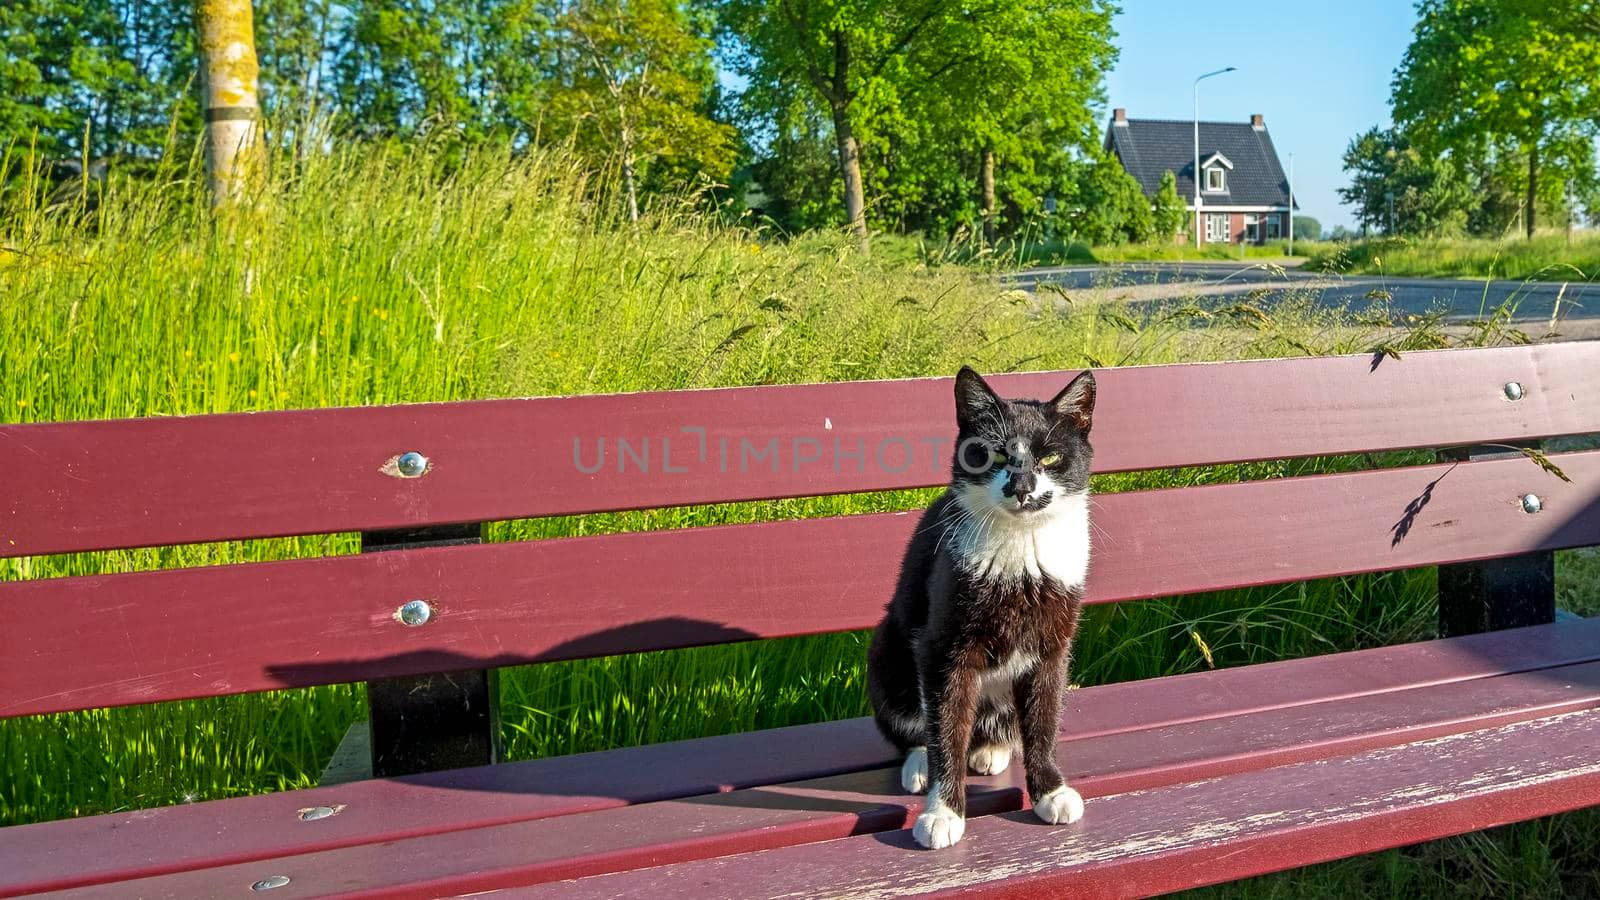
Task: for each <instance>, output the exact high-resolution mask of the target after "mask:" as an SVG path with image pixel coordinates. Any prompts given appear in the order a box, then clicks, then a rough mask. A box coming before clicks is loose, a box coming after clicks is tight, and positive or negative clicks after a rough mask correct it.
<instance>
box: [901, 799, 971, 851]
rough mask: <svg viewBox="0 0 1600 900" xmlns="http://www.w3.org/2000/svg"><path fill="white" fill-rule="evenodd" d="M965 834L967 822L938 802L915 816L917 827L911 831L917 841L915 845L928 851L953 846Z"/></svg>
mask: <svg viewBox="0 0 1600 900" xmlns="http://www.w3.org/2000/svg"><path fill="white" fill-rule="evenodd" d="M966 833H967V820H966V819H963V818H961V817H960V816H958V815H956V814H955V813H954V812H953V811H951V809H950V807H948V806H945V805H944V804H943V803H940V802H939V801H938V800H934V801H932V802H930V803H929V804H928V808H927V809H926V810H924V811H923V813H922V815H920V816H917V826H916V827H915V828H913V829H911V835H912V837H915V838H916V839H917V843H918V844H919V845H921V846H923V847H927V848H928V849H929V850H943V849H944V848H946V847H950V846H954V845H955V843H956V841H959V840H961V836H962V835H963V834H966Z"/></svg>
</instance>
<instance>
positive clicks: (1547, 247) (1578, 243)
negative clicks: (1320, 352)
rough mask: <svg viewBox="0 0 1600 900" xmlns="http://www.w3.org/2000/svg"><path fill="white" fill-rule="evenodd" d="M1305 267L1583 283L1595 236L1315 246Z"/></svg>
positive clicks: (1596, 255)
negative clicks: (1570, 238) (1569, 239)
mask: <svg viewBox="0 0 1600 900" xmlns="http://www.w3.org/2000/svg"><path fill="white" fill-rule="evenodd" d="M1306 266H1307V268H1309V269H1313V270H1318V271H1325V272H1337V273H1341V274H1346V275H1358V274H1360V275H1394V276H1397V277H1400V276H1410V277H1438V278H1495V279H1506V280H1510V281H1568V282H1586V281H1590V280H1592V279H1593V278H1594V277H1595V276H1596V275H1597V274H1600V232H1594V231H1586V232H1579V233H1578V234H1577V235H1575V236H1574V237H1573V239H1572V241H1571V242H1570V243H1569V242H1568V241H1567V238H1566V235H1565V234H1564V233H1558V232H1553V233H1540V234H1536V235H1535V236H1534V237H1533V238H1532V239H1531V240H1530V239H1527V238H1524V237H1521V236H1512V237H1506V238H1502V239H1500V240H1489V239H1483V238H1434V239H1410V238H1390V239H1377V240H1370V241H1360V242H1354V243H1349V244H1323V245H1320V246H1319V247H1318V249H1317V251H1316V252H1315V254H1314V255H1313V256H1312V258H1311V260H1310V261H1308V262H1307V263H1306Z"/></svg>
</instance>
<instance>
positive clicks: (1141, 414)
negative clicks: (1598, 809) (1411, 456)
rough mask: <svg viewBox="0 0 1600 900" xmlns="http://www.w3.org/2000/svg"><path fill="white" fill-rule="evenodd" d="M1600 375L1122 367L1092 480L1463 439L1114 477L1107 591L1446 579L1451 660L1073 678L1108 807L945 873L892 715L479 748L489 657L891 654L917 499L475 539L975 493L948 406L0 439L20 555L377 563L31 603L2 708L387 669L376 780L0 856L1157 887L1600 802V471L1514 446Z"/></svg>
mask: <svg viewBox="0 0 1600 900" xmlns="http://www.w3.org/2000/svg"><path fill="white" fill-rule="evenodd" d="M1597 375H1600V344H1597V343H1571V344H1560V345H1549V346H1538V347H1521V348H1509V349H1493V350H1470V351H1441V352H1430V353H1420V352H1419V353H1409V354H1406V355H1404V356H1403V357H1402V358H1401V359H1398V360H1396V359H1390V358H1385V357H1381V356H1380V357H1365V356H1363V357H1342V358H1332V359H1301V360H1280V361H1263V362H1245V363H1227V364H1213V365H1191V366H1170V367H1153V368H1129V369H1110V370H1105V371H1103V372H1102V373H1100V381H1099V383H1100V409H1099V412H1098V415H1097V422H1096V430H1095V444H1096V451H1097V452H1096V455H1095V461H1096V464H1097V466H1098V470H1099V471H1101V472H1116V471H1131V470H1140V469H1155V468H1165V467H1173V466H1198V465H1211V464H1220V463H1228V462H1234V461H1242V460H1263V459H1281V458H1294V457H1306V456H1311V455H1324V454H1355V453H1365V452H1369V451H1383V450H1392V449H1398V448H1434V449H1439V450H1440V451H1441V453H1442V454H1443V455H1445V456H1448V457H1451V458H1449V459H1446V460H1444V461H1441V462H1439V463H1436V464H1432V465H1422V466H1414V467H1404V468H1388V469H1376V470H1370V471H1359V472H1351V473H1348V474H1334V475H1320V476H1313V477H1300V478H1284V479H1276V480H1267V481H1255V482H1244V483H1235V484H1216V485H1210V486H1203V487H1193V488H1184V489H1173V490H1153V491H1141V492H1131V493H1119V494H1104V495H1101V496H1100V497H1098V499H1097V501H1096V510H1097V514H1096V515H1097V518H1096V535H1097V546H1098V551H1097V555H1096V557H1095V560H1094V565H1093V569H1092V571H1091V575H1090V580H1089V586H1088V600H1089V602H1093V603H1112V602H1118V601H1131V600H1139V599H1143V598H1148V597H1154V596H1162V595H1173V594H1179V593H1189V592H1197V591H1207V590H1213V589H1222V588H1233V587H1239V586H1245V585H1258V584H1266V583H1274V582H1288V581H1296V580H1300V579H1309V578H1321V577H1325V576H1335V575H1343V574H1350V573H1360V572H1372V571H1381V570H1391V569H1399V568H1408V567H1417V566H1433V565H1439V566H1441V569H1440V585H1441V604H1440V621H1441V626H1442V630H1443V631H1444V633H1446V634H1447V635H1451V636H1450V637H1447V638H1444V639H1441V640H1436V641H1430V642H1425V643H1420V644H1413V645H1406V646H1396V647H1388V648H1381V649H1371V650H1363V651H1359V652H1354V653H1346V654H1340V655H1330V656H1321V657H1315V658H1309V659H1303V660H1294V661H1287V662H1277V663H1271V664H1265V665H1258V666H1250V667H1245V668H1238V669H1231V670H1222V671H1212V672H1203V673H1199V674H1191V675H1183V676H1177V677H1172V678H1163V679H1157V680H1152V681H1145V682H1134V683H1125V684H1115V685H1110V686H1106V687H1097V688H1090V689H1085V690H1081V691H1075V692H1073V693H1072V694H1071V695H1070V697H1069V700H1068V707H1067V711H1066V715H1065V716H1064V719H1063V722H1064V726H1063V728H1064V730H1063V732H1062V735H1061V744H1060V753H1061V756H1062V759H1063V766H1064V770H1065V771H1066V772H1067V773H1068V775H1069V777H1070V778H1072V780H1073V782H1074V784H1075V785H1076V786H1077V787H1078V788H1079V790H1081V791H1082V792H1083V794H1084V795H1085V796H1086V797H1088V798H1089V802H1088V812H1087V815H1086V817H1085V818H1084V820H1083V821H1082V822H1081V823H1078V824H1076V825H1072V826H1064V827H1047V826H1043V825H1040V824H1039V823H1037V822H1036V821H1035V820H1033V819H1032V818H1030V817H1028V816H1025V815H1018V814H1017V811H1018V810H1019V809H1020V808H1021V807H1022V806H1023V804H1024V802H1025V801H1024V799H1023V796H1022V793H1021V791H1020V790H1019V781H1018V778H1019V775H1018V772H1019V770H1020V767H1017V766H1013V767H1012V768H1011V769H1010V770H1009V771H1007V772H1006V773H1004V774H1002V775H1000V776H995V777H991V778H976V777H975V778H973V779H972V783H973V784H974V788H973V790H972V793H971V799H970V809H971V814H972V816H973V818H972V820H971V821H970V823H969V827H968V829H967V837H966V839H965V840H964V841H963V842H962V843H961V844H960V845H958V846H957V847H955V848H951V849H949V850H945V851H939V852H936V853H929V852H921V851H917V850H915V849H913V847H912V843H911V838H910V836H909V832H908V831H906V830H905V829H906V828H907V826H908V824H909V819H908V817H909V816H912V815H914V813H915V812H916V811H917V810H918V809H919V808H920V804H921V798H919V797H913V796H908V795H906V794H904V793H902V792H901V791H900V789H899V787H898V781H897V777H896V771H897V770H896V767H895V763H896V761H895V759H894V757H893V754H892V753H891V751H890V750H889V748H888V747H887V746H886V745H885V744H884V743H883V742H882V741H881V739H880V738H879V737H878V736H877V734H876V732H875V730H874V729H873V728H872V726H871V724H870V723H869V722H868V721H866V720H854V721H844V722H834V723H825V724H817V725H806V726H799V727H794V728H784V729H777V730H774V731H767V732H756V733H748V734H737V735H731V736H727V737H716V738H708V739H702V740H693V741H684V742H679V743H672V744H665V745H657V746H648V747H638V748H632V749H625V750H616V751H609V752H602V753H590V754H583V755H579V756H571V757H564V758H552V759H541V760H535V761H528V762H518V763H510V764H499V765H485V764H487V763H494V762H496V761H497V760H496V757H497V753H498V751H497V746H496V744H497V740H496V738H497V734H498V724H497V722H496V713H495V703H494V700H495V692H494V687H495V683H494V679H493V670H494V668H495V667H498V666H506V665H511V664H520V663H529V662H539V661H548V660H556V659H571V658H578V657H589V656H596V655H604V654H618V653H630V652H636V651H643V650H650V649H660V648H668V647H686V646H691V645H700V644H710V643H719V642H726V641H736V640H748V639H756V638H774V637H780V636H786V635H798V634H809V633H816V632H825V631H837V630H844V629H861V628H867V627H870V626H871V625H872V624H874V622H875V621H876V619H877V618H878V616H879V615H880V613H881V610H882V608H883V604H884V603H885V601H886V600H887V598H888V597H889V594H890V589H891V586H892V583H893V580H894V575H895V569H896V566H897V564H898V561H899V553H900V549H901V548H902V547H903V546H904V543H905V541H906V539H907V536H908V532H909V529H910V527H911V526H912V524H913V523H914V522H915V521H916V516H915V514H914V513H896V514H880V515H861V516H847V517H840V518H828V519H810V520H802V521H786V522H771V523H762V524H755V525H733V526H721V527H704V528H688V529H682V530H672V531H657V532H647V533H633V534H618V535H611V536H599V537H578V538H567V539H557V540H541V541H529V542H521V543H501V544H482V543H479V542H478V541H477V537H478V535H479V533H480V531H479V529H480V528H481V525H480V524H479V523H482V522H486V521H492V520H500V519H510V518H521V517H533V516H548V515H558V514H571V513H586V512H594V511H603V510H619V509H626V508H648V507H660V506H671V505H677V504H690V503H710V502H721V501H736V500H752V499H759V498H777V497H798V496H807V495H820V494H833V493H842V492H852V491H869V490H881V489H894V488H910V487H919V486H929V485H934V484H938V483H942V482H943V480H944V478H945V473H946V471H947V464H946V462H945V459H946V458H947V455H946V454H947V448H948V444H949V441H950V440H951V435H952V434H953V431H954V428H953V425H952V420H953V415H952V400H951V397H950V382H949V380H948V379H928V380H912V381H896V382H879V383H847V384H829V385H800V386H786V387H762V388H749V389H732V390H716V391H683V392H672V393H652V394H633V395H618V396H595V397H572V398H548V399H532V400H496V401H482V402H469V403H450V404H430V405H418V406H400V407H384V408H366V409H338V410H318V411H302V412H285V413H262V414H250V415H219V416H202V417H194V418H166V419H136V420H124V421H105V422H81V423H66V424H41V425H13V426H4V427H0V473H4V478H5V480H4V482H3V483H0V554H3V555H6V556H26V555H37V554H55V553H74V552H81V551H92V550H102V549H107V548H124V547H141V546H153V545H170V544H182V543H188V542H204V541H218V540H224V539H243V538H260V537H269V536H281V535H294V534H311V533H323V532H339V531H345V532H349V531H358V532H361V533H362V534H363V539H364V547H365V549H368V550H382V551H384V552H381V553H364V554H361V555H357V556H340V557H328V558H317V559H304V560H294V561H286V562H271V563H251V564H238V565H219V566H213V567H206V568H194V569H183V570H167V571H152V572H136V573H127V574H111V575H102V576H86V577H70V578H55V579H42V580H32V581H16V582H10V583H5V584H0V716H22V715H33V714H39V713H51V712H57V711H62V710H78V709H88V708H95V707H108V706H118V705H124V704H136V703H150V702H156V701H165V700H176V699H180V698H191V697H205V696H217V695H226V694H235V693H240V692H247V691H260V690H266V689H272V688H282V687H289V686H302V685H317V684H328V683H335V682H351V681H366V682H368V684H369V686H370V695H369V696H370V705H371V714H372V726H371V747H372V755H373V760H372V765H373V769H374V771H375V772H376V773H377V774H378V775H380V776H389V777H380V778H376V779H363V780H359V781H355V782H352V783H346V784H337V785H327V786H323V787H318V788H315V789H311V790H304V791H294V792H286V793H279V794H273V795H267V796H258V797H249V798H242V799H235V800H224V801H216V802H206V803H197V804H191V805H185V806H178V807H172V808H165V809H155V810H143V811H136V812H124V813H117V814H113V815H102V816H93V817H86V818H81V819H74V820H66V821H59V822H50V823H43V824H38V825H27V826H20V827H13V828H8V829H4V830H0V895H14V894H20V893H27V892H34V891H49V890H63V889H71V890H73V891H75V892H76V893H77V894H80V895H82V896H107V897H134V896H139V897H228V896H245V895H251V896H254V895H255V894H256V893H261V892H270V895H271V896H273V897H290V896H323V895H329V894H345V895H359V896H418V897H422V896H437V895H441V894H455V893H466V892H475V891H485V890H491V889H509V890H508V891H507V893H508V894H509V895H511V896H524V895H526V896H547V895H548V896H561V897H613V896H632V895H646V894H648V895H650V896H659V895H661V894H663V893H670V894H682V895H692V896H697V897H699V896H724V895H725V896H769V895H772V896H776V895H786V896H832V895H850V896H860V895H873V896H880V895H884V894H894V893H899V892H909V891H913V890H915V891H970V892H973V893H980V894H983V893H987V894H994V895H1006V896H1012V895H1017V894H1025V893H1030V892H1034V891H1041V892H1042V891H1044V890H1046V889H1048V890H1049V891H1052V892H1055V891H1061V890H1070V891H1071V892H1072V893H1073V895H1074V896H1077V895H1095V894H1104V895H1131V894H1146V893H1152V892H1157V891H1166V890H1172V889H1177V888H1183V887H1189V886H1194V885H1201V884H1206V883H1211V882H1216V881H1219V880H1224V879H1230V878H1238V877H1243V876H1247V875H1251V874H1255V873H1260V872H1266V871H1271V870H1276V869H1281V868H1285V867H1289V866H1294V865H1300V864H1305V863H1311V862H1315V861H1319V860H1325V859H1329V858H1333V857H1337V856H1342V855H1349V854H1357V853H1364V852H1369V851H1373V850H1377V849H1380V848H1386V847H1392V846H1397V845H1401V844H1407V843H1412V842H1415V841H1420V840H1425V839H1430V838H1436V837H1440V836H1444V835H1450V834H1456V833H1459V832H1464V831H1468V830H1474V829H1481V828H1485V827H1488V826H1492V825H1496V824H1500V823H1506V822H1511V821H1515V820H1520V819H1526V818H1529V817H1534V816H1540V815H1545V814H1549V813H1556V812H1560V811H1564V810H1570V809H1574V808H1577V807H1580V806H1584V805H1588V804H1591V803H1594V802H1596V801H1597V799H1600V621H1587V620H1577V621H1562V622H1554V613H1555V610H1554V602H1553V595H1552V575H1551V572H1552V557H1551V552H1552V551H1554V550H1556V549H1560V548H1566V547H1576V546H1589V545H1597V544H1600V451H1585V452H1571V453H1561V454H1554V455H1552V457H1551V458H1552V460H1553V461H1554V462H1555V464H1556V465H1558V466H1559V468H1560V469H1561V470H1562V471H1564V472H1565V474H1566V475H1567V476H1569V477H1570V478H1571V483H1567V482H1563V481H1561V480H1559V479H1558V478H1556V477H1555V476H1553V475H1551V474H1549V473H1547V472H1545V471H1541V469H1540V468H1539V467H1538V466H1536V465H1535V464H1534V463H1532V462H1530V461H1529V460H1528V459H1526V458H1523V457H1522V456H1521V455H1520V454H1518V453H1516V452H1515V451H1511V450H1507V449H1506V448H1505V447H1504V446H1501V447H1492V446H1488V447H1486V446H1485V445H1491V444H1500V445H1511V444H1516V445H1525V444H1527V443H1529V442H1534V441H1537V440H1539V439H1541V438H1548V437H1551V436H1558V435H1572V434H1581V433H1592V432H1600V377H1597ZM1065 378H1066V376H1065V375H1064V374H1063V373H1044V374H1029V375H1007V376H999V377H997V378H995V379H994V383H995V384H996V385H997V387H998V388H999V389H1001V390H1002V391H1003V392H1004V393H1006V394H1007V395H1009V396H1048V395H1050V394H1052V393H1054V391H1055V390H1056V389H1058V388H1059V386H1060V385H1061V384H1063V383H1064V380H1065ZM601 437H604V438H605V440H606V443H607V448H608V456H607V460H606V463H605V465H606V467H607V468H606V471H605V472H603V473H596V474H593V475H591V474H587V473H585V472H584V471H583V470H584V469H586V468H589V467H591V466H593V465H594V462H595V460H594V454H595V449H596V439H597V438H601ZM618 438H623V439H626V441H627V443H628V447H627V448H626V452H625V453H623V454H622V457H621V458H622V460H623V462H622V464H623V465H624V466H626V467H627V471H626V472H624V473H623V474H618V472H617V470H616V466H617V465H618V459H619V457H618V455H617V451H618V450H619V449H621V448H619V447H618ZM575 439H579V441H580V443H579V450H580V452H579V454H578V456H577V457H576V458H575V457H574V440H575ZM669 439H670V449H668V447H667V444H668V441H669ZM925 439H926V440H925ZM941 441H942V442H943V444H942V445H939V444H940V442H941ZM773 442H775V443H773ZM836 442H837V443H836ZM858 442H859V443H858ZM647 444H648V446H649V448H650V449H649V451H648V452H649V453H650V458H651V461H652V465H651V467H650V471H649V473H648V474H646V473H644V472H642V471H639V469H640V468H641V466H642V460H643V458H644V456H643V454H644V452H645V450H644V448H645V446H646V445H647ZM746 445H748V447H749V448H750V449H749V451H748V452H746V451H744V447H745V446H746ZM936 445H939V446H936ZM773 448H776V450H775V451H773ZM1460 448H1476V449H1467V450H1463V449H1460ZM761 451H769V452H773V453H775V457H776V458H775V459H773V458H769V457H762V456H757V455H756V454H758V453H759V452H761ZM407 454H415V455H407ZM741 454H743V455H741ZM880 454H881V456H880ZM1507 454H1509V455H1507ZM663 456H666V460H665V462H667V463H669V464H670V466H669V467H667V468H666V469H665V470H664V469H663V462H664V461H663V459H662V457H663ZM908 456H909V463H907V464H904V465H902V463H904V462H905V461H906V459H907V457H908ZM130 460H132V461H137V462H138V465H137V466H136V467H134V468H132V469H130ZM723 460H727V462H726V464H724V463H723ZM1479 632H1481V633H1479ZM440 673H448V674H444V675H441V674H440ZM640 714H641V715H647V714H648V713H640ZM239 737H240V738H241V739H242V738H243V737H244V736H239ZM8 774H12V775H15V774H18V773H8ZM569 879H577V880H576V881H572V880H569Z"/></svg>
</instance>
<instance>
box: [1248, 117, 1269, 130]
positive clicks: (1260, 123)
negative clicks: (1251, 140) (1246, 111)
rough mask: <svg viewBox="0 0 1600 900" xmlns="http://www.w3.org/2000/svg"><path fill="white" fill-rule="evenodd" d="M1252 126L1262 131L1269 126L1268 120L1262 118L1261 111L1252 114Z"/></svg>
mask: <svg viewBox="0 0 1600 900" xmlns="http://www.w3.org/2000/svg"><path fill="white" fill-rule="evenodd" d="M1250 127H1251V128H1254V129H1255V130H1257V131H1260V130H1262V129H1263V128H1266V127H1267V120H1266V119H1264V118H1262V117H1261V114H1260V113H1255V114H1253V115H1251V116H1250Z"/></svg>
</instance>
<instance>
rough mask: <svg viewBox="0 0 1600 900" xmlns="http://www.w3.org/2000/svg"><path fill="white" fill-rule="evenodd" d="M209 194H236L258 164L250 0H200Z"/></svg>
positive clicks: (219, 199)
mask: <svg viewBox="0 0 1600 900" xmlns="http://www.w3.org/2000/svg"><path fill="white" fill-rule="evenodd" d="M195 24H196V26H197V27H198V29H199V33H200V67H201V74H202V76H203V82H204V85H203V88H202V89H203V91H204V97H205V120H206V174H207V178H208V180H209V182H210V185H211V199H212V202H214V203H223V202H226V201H229V200H233V199H236V198H237V197H239V195H240V194H241V193H242V192H243V190H244V188H245V186H246V185H247V184H248V183H249V182H250V180H251V179H252V178H253V177H254V176H255V175H256V173H257V171H258V170H259V167H260V164H261V147H260V139H261V138H260V129H261V106H260V102H259V100H258V99H257V96H256V91H257V87H258V84H257V79H258V68H257V64H256V40H255V22H254V16H253V15H252V13H251V9H250V0H198V3H197V4H196V7H195Z"/></svg>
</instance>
